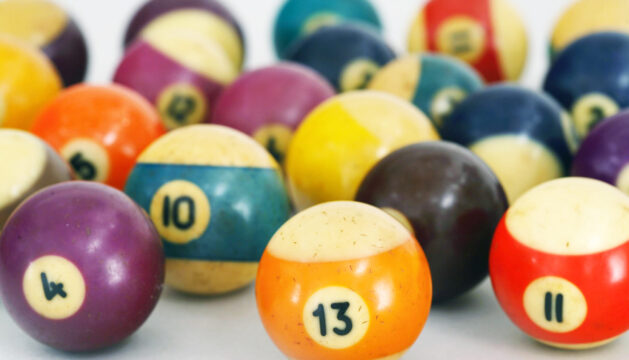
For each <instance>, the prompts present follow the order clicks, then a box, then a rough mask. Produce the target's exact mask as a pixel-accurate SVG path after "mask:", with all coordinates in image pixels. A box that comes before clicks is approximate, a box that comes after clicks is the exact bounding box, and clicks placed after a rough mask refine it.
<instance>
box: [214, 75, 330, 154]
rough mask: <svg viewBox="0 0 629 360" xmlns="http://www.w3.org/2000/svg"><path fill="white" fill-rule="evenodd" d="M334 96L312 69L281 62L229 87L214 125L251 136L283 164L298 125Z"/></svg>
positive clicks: (245, 76)
mask: <svg viewBox="0 0 629 360" xmlns="http://www.w3.org/2000/svg"><path fill="white" fill-rule="evenodd" d="M334 94H335V92H334V89H333V88H332V86H331V85H330V84H329V83H328V82H327V81H326V80H325V79H324V78H323V77H321V76H320V75H319V74H317V73H316V72H314V71H313V70H310V69H309V68H307V67H305V66H302V65H298V64H292V63H280V64H278V65H273V66H269V67H265V68H261V69H258V70H254V71H251V72H249V73H246V74H244V75H242V76H241V77H240V78H238V80H236V81H235V82H234V83H233V84H232V85H230V86H229V87H228V88H226V89H225V91H223V93H222V95H221V97H220V98H219V100H218V102H217V104H216V108H215V110H214V115H213V119H212V122H213V123H216V124H220V125H225V126H229V127H232V128H235V129H237V130H240V131H242V132H245V133H247V134H249V135H251V136H252V137H253V138H255V139H256V140H258V142H260V143H261V144H262V145H263V146H265V147H266V148H267V150H269V152H270V153H271V154H272V155H273V156H274V157H275V159H276V160H278V161H279V162H280V163H281V162H282V161H283V159H284V156H285V155H286V151H287V150H288V145H289V143H290V140H291V138H292V136H293V132H294V131H295V129H296V128H297V126H299V124H301V122H302V120H303V119H304V118H305V117H306V115H308V114H309V113H310V112H311V111H312V110H313V109H314V108H315V107H317V106H318V105H319V104H321V103H322V102H323V101H325V100H327V99H328V98H330V97H332V96H334Z"/></svg>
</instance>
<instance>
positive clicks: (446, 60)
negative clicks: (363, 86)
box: [368, 54, 483, 128]
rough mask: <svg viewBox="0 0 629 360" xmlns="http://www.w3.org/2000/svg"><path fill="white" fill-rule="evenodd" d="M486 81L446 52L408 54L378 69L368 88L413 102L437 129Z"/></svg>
mask: <svg viewBox="0 0 629 360" xmlns="http://www.w3.org/2000/svg"><path fill="white" fill-rule="evenodd" d="M482 87H483V81H482V80H481V78H480V77H479V76H478V74H477V73H476V72H475V71H474V70H473V69H472V68H470V67H469V65H467V64H466V63H464V62H462V61H459V60H457V59H455V58H452V57H449V56H444V55H430V54H421V55H420V54H417V55H407V56H405V57H402V58H400V59H397V60H394V61H392V62H391V63H389V64H388V65H386V66H385V67H384V68H382V69H381V70H380V71H379V72H377V73H376V74H375V75H374V77H373V79H372V80H371V82H370V83H369V86H368V88H369V89H370V90H378V91H384V92H388V93H391V94H394V95H397V96H399V97H401V98H402V99H405V100H408V101H410V102H412V103H413V104H414V105H415V106H417V107H418V108H419V109H420V110H421V111H422V112H424V114H426V115H428V116H429V117H430V119H431V120H432V122H433V124H435V126H436V127H437V128H439V127H441V125H442V124H443V119H444V118H445V117H446V116H448V115H450V114H451V113H452V111H453V110H454V108H456V106H457V105H458V104H459V103H461V101H463V100H464V99H465V98H466V97H467V96H468V95H469V94H471V93H473V92H475V91H477V90H480V89H481V88H482Z"/></svg>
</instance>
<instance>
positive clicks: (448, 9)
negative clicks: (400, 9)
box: [424, 0, 505, 82]
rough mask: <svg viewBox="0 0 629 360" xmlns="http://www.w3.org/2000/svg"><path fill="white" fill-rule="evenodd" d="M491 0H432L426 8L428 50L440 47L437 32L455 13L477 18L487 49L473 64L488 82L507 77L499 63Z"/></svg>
mask: <svg viewBox="0 0 629 360" xmlns="http://www.w3.org/2000/svg"><path fill="white" fill-rule="evenodd" d="M491 1H492V0H465V1H461V0H431V1H430V2H428V4H426V7H425V8H424V14H425V22H426V24H425V26H426V34H427V36H428V39H427V44H428V49H429V50H431V51H436V50H437V43H436V39H437V31H438V30H439V28H440V27H441V25H442V24H443V23H444V22H445V21H447V20H448V19H449V18H451V17H453V16H466V17H469V18H472V19H474V20H476V21H477V22H478V23H479V24H480V25H481V26H482V27H483V29H485V39H486V40H485V49H484V51H483V53H482V55H481V56H480V57H479V58H478V59H477V60H476V61H474V62H473V63H471V65H472V66H473V67H474V68H476V70H478V71H479V72H480V73H481V74H482V75H483V77H484V78H485V80H486V81H487V82H497V81H502V80H505V76H504V72H503V69H502V67H501V66H500V60H499V58H498V51H497V48H496V38H495V37H494V29H493V26H492V21H491Z"/></svg>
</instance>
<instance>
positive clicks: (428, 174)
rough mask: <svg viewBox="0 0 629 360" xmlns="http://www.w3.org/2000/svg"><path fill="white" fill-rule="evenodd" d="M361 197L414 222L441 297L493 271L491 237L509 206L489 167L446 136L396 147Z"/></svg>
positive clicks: (450, 296) (436, 298) (362, 188)
mask: <svg viewBox="0 0 629 360" xmlns="http://www.w3.org/2000/svg"><path fill="white" fill-rule="evenodd" d="M356 201H361V202H365V203H368V204H371V205H374V206H377V207H379V208H380V209H383V210H384V211H386V212H388V213H389V214H391V215H392V216H393V217H397V218H399V219H400V220H401V221H402V223H403V224H405V225H410V228H411V230H412V232H413V233H414V234H415V237H416V238H417V240H418V241H419V244H420V245H421V247H422V249H423V250H424V252H425V253H426V258H427V259H428V264H429V265H430V273H431V275H432V282H433V302H435V303H439V302H445V301H448V300H451V299H454V298H456V297H457V296H460V295H461V294H463V293H465V292H467V291H468V290H470V289H472V288H474V287H475V286H476V285H478V284H479V283H480V282H481V281H482V280H484V279H485V278H486V277H487V274H488V261H489V247H490V245H491V239H492V237H493V234H494V230H495V229H496V226H497V225H498V222H499V221H500V219H501V218H502V215H503V214H504V212H505V211H506V210H507V206H508V205H507V198H506V196H505V194H504V191H503V190H502V186H501V185H500V183H499V182H498V179H497V178H496V175H494V173H493V172H492V171H491V170H490V169H489V167H488V166H487V165H485V163H483V161H482V160H481V159H480V158H478V157H477V156H475V155H474V154H473V153H471V152H470V151H469V150H467V149H466V148H463V147H461V146H458V145H455V144H451V143H446V142H424V143H420V144H414V145H409V146H407V147H404V148H402V149H400V150H397V151H395V152H394V153H392V154H390V155H388V156H387V157H385V158H384V159H382V160H381V161H380V162H379V163H378V164H377V165H376V166H374V167H373V169H371V171H370V172H369V174H367V176H366V177H365V179H364V180H363V182H362V184H361V186H360V188H359V190H358V193H357V195H356Z"/></svg>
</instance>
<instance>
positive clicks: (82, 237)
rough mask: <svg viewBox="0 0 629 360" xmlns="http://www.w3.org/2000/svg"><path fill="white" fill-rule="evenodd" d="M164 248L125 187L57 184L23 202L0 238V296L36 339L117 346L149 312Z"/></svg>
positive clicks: (78, 346) (76, 347)
mask: <svg viewBox="0 0 629 360" xmlns="http://www.w3.org/2000/svg"><path fill="white" fill-rule="evenodd" d="M163 280H164V252H163V250H162V247H161V245H160V241H159V236H158V235H157V232H156V231H155V227H154V226H153V225H152V224H151V221H150V220H149V219H148V217H146V215H144V213H143V212H142V211H141V209H140V208H138V206H137V205H135V204H134V203H133V201H131V199H129V198H128V197H127V196H125V195H124V194H123V193H122V192H120V191H118V190H115V189H113V188H111V187H108V186H105V185H102V184H96V183H88V182H67V183H63V184H58V185H53V186H51V187H48V188H46V189H44V190H42V191H40V192H38V193H37V194H35V195H33V196H32V197H30V198H29V199H28V200H26V201H25V202H24V203H22V205H20V206H19V207H18V209H17V210H16V211H15V213H14V214H13V216H11V218H10V219H9V221H8V222H7V224H6V227H5V228H4V231H3V232H2V235H1V236H0V290H1V291H0V293H1V296H2V301H3V303H4V306H5V308H6V310H7V311H8V313H9V314H10V315H11V317H12V318H13V320H14V321H15V322H16V323H17V324H18V325H19V326H20V327H21V328H22V329H23V330H24V331H25V332H26V333H28V334H29V335H30V336H32V337H33V338H34V339H36V340H38V341H40V342H42V343H44V344H47V345H49V346H52V347H54V348H57V349H60V350H66V351H90V350H96V349H100V348H103V347H106V346H110V345H113V344H115V343H118V342H120V341H122V340H123V339H125V338H126V337H128V336H129V335H131V333H133V332H134V331H135V330H137V329H138V328H139V327H140V325H142V323H143V322H144V321H145V320H146V319H147V317H148V316H149V315H150V314H151V312H152V310H153V308H154V307H155V304H156V303H157V300H158V299H159V296H160V294H161V290H162V283H163Z"/></svg>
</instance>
